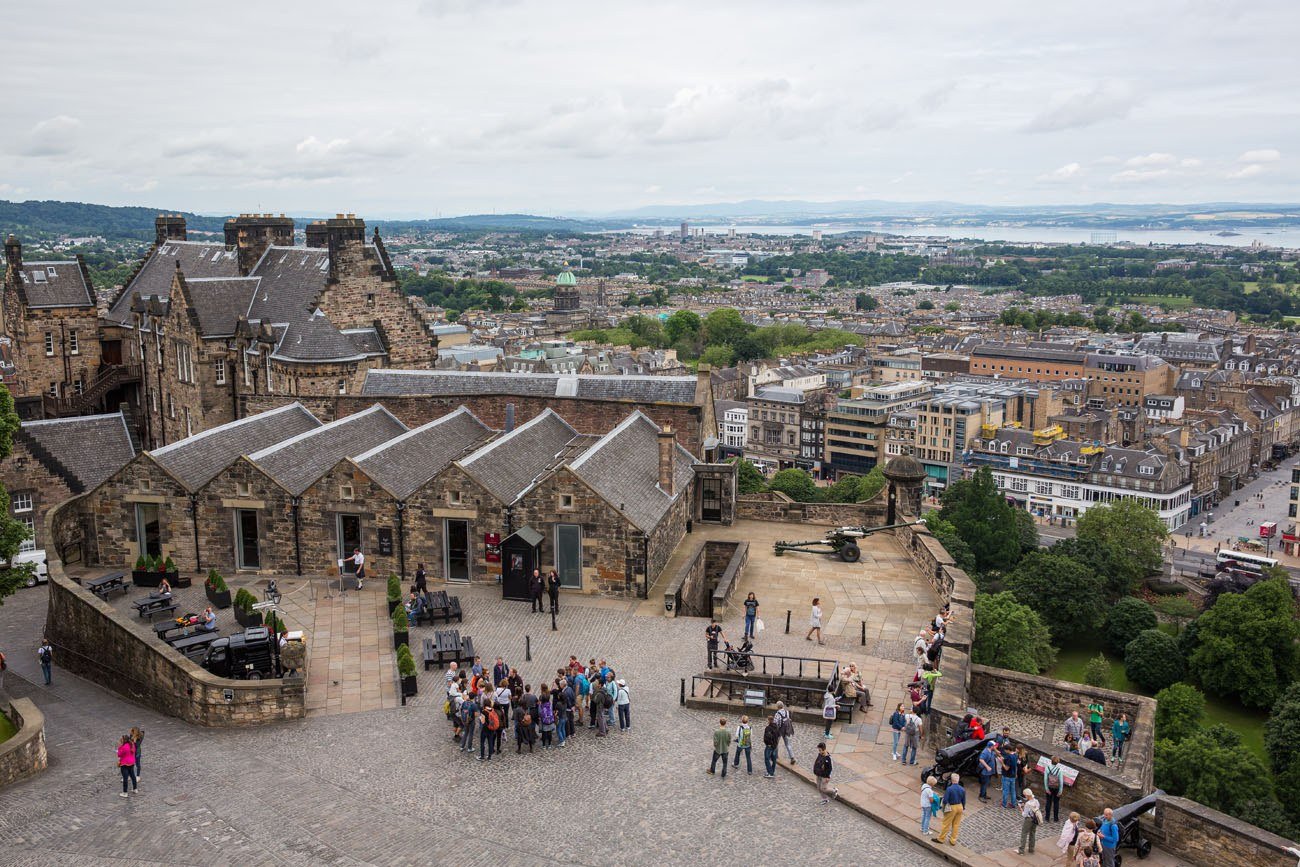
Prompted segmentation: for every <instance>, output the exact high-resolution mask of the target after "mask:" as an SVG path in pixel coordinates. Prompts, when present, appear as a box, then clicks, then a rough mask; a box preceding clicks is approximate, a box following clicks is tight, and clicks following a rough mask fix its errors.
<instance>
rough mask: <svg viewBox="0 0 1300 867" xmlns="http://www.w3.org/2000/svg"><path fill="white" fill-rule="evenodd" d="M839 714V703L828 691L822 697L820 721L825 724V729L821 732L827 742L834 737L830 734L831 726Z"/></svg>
mask: <svg viewBox="0 0 1300 867" xmlns="http://www.w3.org/2000/svg"><path fill="white" fill-rule="evenodd" d="M839 714H840V703H839V701H838V700H837V699H836V698H835V694H834V693H833V692H831V691H830V690H829V689H828V690H826V692H825V693H824V694H823V695H822V720H823V721H824V722H825V723H826V729H825V730H824V731H823V732H822V736H823V737H825V738H826V739H827V740H834V739H835V735H833V734H831V725H832V724H833V723H834V722H835V717H837V716H839Z"/></svg>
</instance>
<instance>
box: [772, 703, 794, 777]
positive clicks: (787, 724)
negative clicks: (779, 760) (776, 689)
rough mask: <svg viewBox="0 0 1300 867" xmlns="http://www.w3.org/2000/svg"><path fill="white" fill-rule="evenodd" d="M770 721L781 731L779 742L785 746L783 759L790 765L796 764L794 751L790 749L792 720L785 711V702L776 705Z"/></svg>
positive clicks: (792, 732)
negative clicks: (788, 761) (787, 760)
mask: <svg viewBox="0 0 1300 867" xmlns="http://www.w3.org/2000/svg"><path fill="white" fill-rule="evenodd" d="M772 719H773V720H775V721H776V727H777V728H778V729H780V730H781V742H782V743H784V744H785V757H786V758H787V759H789V760H790V764H792V765H793V764H796V762H795V760H794V750H793V749H791V747H790V740H791V739H792V738H793V737H794V718H793V717H791V716H790V711H788V710H786V707H785V702H783V701H778V702H777V703H776V713H775V714H774V715H773V717H772Z"/></svg>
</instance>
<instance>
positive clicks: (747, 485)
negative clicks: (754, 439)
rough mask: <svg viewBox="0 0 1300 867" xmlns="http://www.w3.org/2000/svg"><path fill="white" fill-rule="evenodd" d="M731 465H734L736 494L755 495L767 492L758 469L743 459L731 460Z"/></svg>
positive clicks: (765, 484) (765, 483)
mask: <svg viewBox="0 0 1300 867" xmlns="http://www.w3.org/2000/svg"><path fill="white" fill-rule="evenodd" d="M731 463H733V464H735V465H736V493H737V494H757V493H759V492H760V491H765V490H767V482H766V481H765V480H764V479H763V474H762V473H760V472H759V471H758V467H756V466H754V465H753V464H752V463H750V462H749V461H747V460H745V459H744V458H732V459H731Z"/></svg>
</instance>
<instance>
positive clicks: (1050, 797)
mask: <svg viewBox="0 0 1300 867" xmlns="http://www.w3.org/2000/svg"><path fill="white" fill-rule="evenodd" d="M1043 789H1044V794H1043V800H1044V801H1046V802H1047V806H1046V807H1045V808H1044V811H1043V813H1044V816H1046V818H1047V821H1049V822H1056V821H1059V820H1060V818H1061V793H1062V792H1064V791H1065V766H1064V765H1062V764H1061V762H1060V760H1059V759H1057V757H1056V756H1051V757H1049V758H1048V760H1047V767H1045V768H1043Z"/></svg>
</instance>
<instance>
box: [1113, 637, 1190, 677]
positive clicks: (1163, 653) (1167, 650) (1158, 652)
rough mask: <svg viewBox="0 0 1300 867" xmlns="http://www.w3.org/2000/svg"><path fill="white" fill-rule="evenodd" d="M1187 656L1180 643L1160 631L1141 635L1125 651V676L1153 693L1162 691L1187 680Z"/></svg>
mask: <svg viewBox="0 0 1300 867" xmlns="http://www.w3.org/2000/svg"><path fill="white" fill-rule="evenodd" d="M1183 671H1184V665H1183V657H1182V656H1181V655H1179V653H1178V642H1177V641H1175V640H1174V638H1173V637H1172V636H1169V635H1166V634H1165V633H1163V632H1161V631H1160V630H1159V629H1148V630H1146V631H1145V632H1141V633H1139V634H1138V636H1137V638H1134V639H1133V640H1132V641H1130V642H1129V643H1128V647H1126V648H1124V673H1125V674H1127V675H1128V679H1129V680H1131V681H1133V682H1134V683H1136V684H1138V685H1139V686H1142V687H1145V688H1146V689H1150V690H1157V691H1158V690H1162V689H1164V688H1165V687H1167V686H1172V685H1173V684H1175V683H1177V682H1178V681H1180V680H1182V679H1183Z"/></svg>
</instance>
